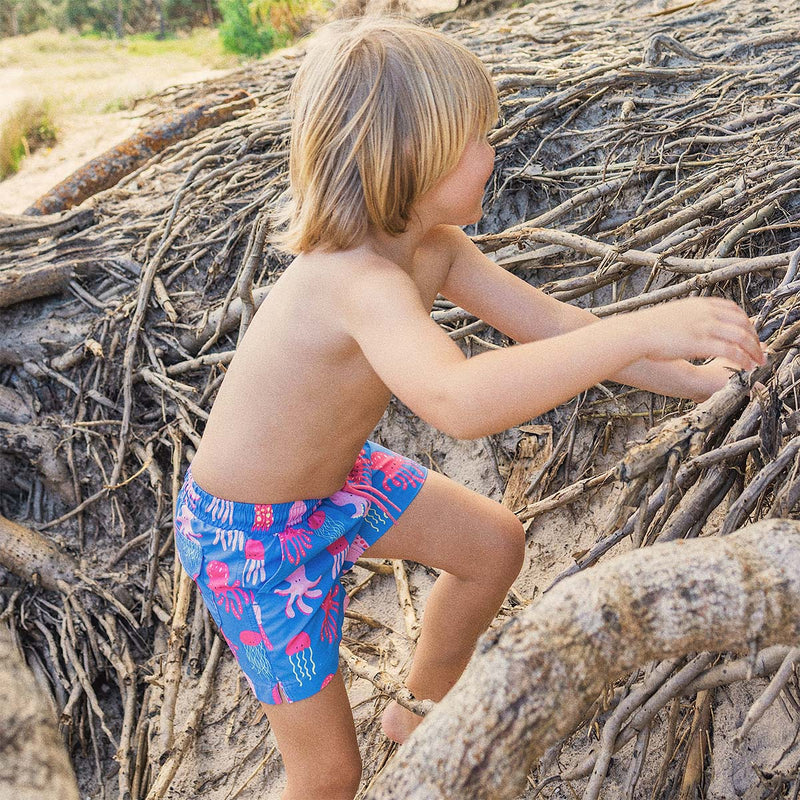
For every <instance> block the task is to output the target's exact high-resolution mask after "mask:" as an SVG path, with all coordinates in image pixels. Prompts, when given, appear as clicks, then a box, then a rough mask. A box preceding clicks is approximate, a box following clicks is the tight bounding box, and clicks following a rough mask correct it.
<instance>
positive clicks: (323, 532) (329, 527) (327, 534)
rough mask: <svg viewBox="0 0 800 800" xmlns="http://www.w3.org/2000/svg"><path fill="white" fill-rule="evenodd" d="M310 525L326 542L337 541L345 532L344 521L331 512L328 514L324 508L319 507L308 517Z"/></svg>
mask: <svg viewBox="0 0 800 800" xmlns="http://www.w3.org/2000/svg"><path fill="white" fill-rule="evenodd" d="M318 515H319V516H318ZM308 527H309V528H311V529H312V530H313V531H314V533H315V534H316V535H317V536H320V537H321V538H322V539H324V540H325V541H326V542H335V541H336V540H337V539H338V538H340V537H341V536H344V533H345V527H344V525H343V524H342V522H341V521H340V520H338V519H336V517H335V516H333V515H331V514H328V515H327V516H326V514H325V512H324V511H323V510H322V509H318V510H317V511H315V512H314V513H313V514H312V515H311V516H310V517H309V518H308Z"/></svg>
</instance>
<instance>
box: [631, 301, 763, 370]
mask: <svg viewBox="0 0 800 800" xmlns="http://www.w3.org/2000/svg"><path fill="white" fill-rule="evenodd" d="M628 317H629V322H630V323H631V326H632V330H631V335H633V336H639V337H642V344H643V346H644V350H645V356H646V357H647V358H651V359H654V360H656V361H668V360H671V359H676V358H685V359H693V358H715V357H720V358H721V359H723V360H724V362H725V363H727V364H730V365H731V366H733V367H735V368H736V369H748V370H749V369H753V367H756V366H758V365H759V364H763V363H764V354H763V353H762V352H761V343H760V342H759V341H758V336H757V335H756V331H755V328H754V327H753V324H752V323H751V322H750V320H749V319H748V317H747V314H745V312H744V311H742V309H741V308H739V306H737V305H736V303H733V302H731V301H730V300H723V299H722V298H718V297H690V298H687V299H685V300H675V301H673V302H670V303H665V304H664V305H660V306H655V307H654V308H648V309H646V310H644V311H636V312H634V313H632V314H630V315H628ZM634 326H635V327H634Z"/></svg>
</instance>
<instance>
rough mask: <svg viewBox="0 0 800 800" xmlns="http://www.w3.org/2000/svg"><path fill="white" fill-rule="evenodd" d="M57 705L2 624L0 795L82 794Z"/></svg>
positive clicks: (58, 799) (67, 798)
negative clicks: (58, 720)
mask: <svg viewBox="0 0 800 800" xmlns="http://www.w3.org/2000/svg"><path fill="white" fill-rule="evenodd" d="M78 798H79V795H78V786H77V783H76V782H75V775H74V773H73V771H72V765H71V764H70V760H69V756H68V755H67V751H66V750H65V748H64V744H63V742H62V741H61V737H60V736H59V735H58V730H57V728H56V718H55V714H54V713H53V710H52V708H51V706H50V704H49V703H48V701H47V699H46V698H45V696H44V694H42V692H41V691H40V690H39V687H38V686H37V685H36V681H35V679H34V677H33V673H32V672H31V671H30V670H29V669H28V667H27V665H26V664H25V661H24V660H23V658H22V656H21V654H20V652H19V650H18V649H17V646H16V644H15V643H14V641H13V639H12V636H11V632H10V630H9V629H8V627H6V626H5V625H0V800H78Z"/></svg>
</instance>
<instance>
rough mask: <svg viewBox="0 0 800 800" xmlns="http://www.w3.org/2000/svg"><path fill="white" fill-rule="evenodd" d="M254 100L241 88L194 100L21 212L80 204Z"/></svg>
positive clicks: (49, 211)
mask: <svg viewBox="0 0 800 800" xmlns="http://www.w3.org/2000/svg"><path fill="white" fill-rule="evenodd" d="M255 104H256V102H255V100H254V99H253V98H252V97H250V95H249V94H247V92H244V91H239V92H236V93H234V94H232V95H228V96H226V97H214V98H211V99H210V100H203V101H201V102H199V103H195V104H194V105H192V106H190V107H189V108H188V109H187V110H186V111H182V112H181V113H179V114H176V115H175V116H172V117H169V118H168V119H166V120H165V121H163V122H160V123H158V124H157V125H154V126H152V127H150V128H146V129H145V130H143V131H139V132H138V133H135V134H134V135H133V136H129V137H128V138H127V139H125V141H124V142H121V143H120V144H118V145H116V146H115V147H112V148H111V149H110V150H106V152H105V153H103V154H102V155H99V156H97V158H93V159H92V160H91V161H89V162H88V163H86V164H84V165H83V166H82V167H81V168H80V169H77V170H76V171H75V172H73V173H72V175H70V176H69V177H68V178H65V179H64V180H63V181H61V183H59V184H57V185H56V186H54V187H53V188H52V189H51V190H50V191H49V192H47V194H45V195H43V196H42V197H40V198H39V199H38V200H37V201H36V202H35V203H34V204H33V205H32V206H30V207H29V208H26V209H25V214H29V215H38V214H53V213H55V212H56V211H64V210H65V209H67V208H72V207H73V206H77V205H80V203H82V202H83V201H84V200H86V199H87V198H88V197H91V196H92V195H95V194H97V193H98V192H101V191H103V189H109V188H111V187H112V186H114V185H115V184H116V183H117V182H118V181H119V180H120V179H121V178H124V177H125V176H126V175H128V174H130V173H131V172H133V171H134V170H135V169H136V168H137V167H138V166H140V165H141V164H143V163H144V162H145V161H147V159H149V158H152V157H153V156H154V155H155V154H156V153H159V152H160V151H162V150H164V149H165V148H166V147H169V145H171V144H174V143H175V142H177V141H180V140H181V139H190V138H191V137H192V136H194V135H195V134H196V133H198V132H199V131H201V130H203V129H204V128H211V127H215V126H217V125H221V124H222V123H223V122H227V121H228V120H230V119H233V118H234V117H235V116H236V114H237V112H240V111H243V110H246V109H250V108H253V106H255Z"/></svg>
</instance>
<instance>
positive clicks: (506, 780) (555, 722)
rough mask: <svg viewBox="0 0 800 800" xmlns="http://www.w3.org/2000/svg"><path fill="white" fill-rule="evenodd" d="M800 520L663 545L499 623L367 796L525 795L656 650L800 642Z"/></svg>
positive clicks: (659, 654)
mask: <svg viewBox="0 0 800 800" xmlns="http://www.w3.org/2000/svg"><path fill="white" fill-rule="evenodd" d="M798 608H800V523H797V522H790V521H787V520H770V521H765V522H760V523H757V524H755V525H752V526H750V527H749V528H747V529H744V530H742V531H740V532H738V533H736V534H734V535H732V536H729V537H726V538H706V539H703V540H698V541H692V542H673V543H671V544H666V545H656V546H654V547H651V548H645V549H643V550H639V551H636V552H634V553H630V554H627V555H624V556H620V557H619V558H616V559H613V560H611V561H609V562H608V563H606V564H603V565H601V566H598V567H596V568H595V569H593V570H591V571H589V572H586V573H582V574H580V575H578V576H575V577H573V578H570V579H568V580H565V581H562V582H561V583H560V584H559V585H558V586H556V587H555V588H554V589H553V590H552V591H551V592H549V593H548V594H547V595H545V596H544V597H543V598H542V600H541V601H539V602H538V603H535V604H533V605H532V606H530V607H529V608H528V609H526V610H525V611H524V612H522V613H521V614H520V615H519V616H517V617H515V618H514V619H513V620H512V621H511V622H509V623H507V624H506V625H505V626H504V627H503V628H502V629H500V630H499V631H496V632H490V633H489V634H487V635H485V636H484V637H483V639H482V640H481V641H480V642H479V646H478V650H477V652H476V654H475V656H474V657H473V659H472V661H471V662H470V664H469V666H468V667H467V670H466V671H465V673H464V675H463V676H462V677H461V679H460V680H459V681H458V683H457V684H456V685H455V687H454V688H453V689H452V690H451V691H450V692H449V693H448V694H447V696H446V697H445V698H444V699H443V700H442V701H441V702H440V703H438V704H437V705H436V707H435V708H434V709H433V710H432V711H431V712H430V713H429V714H428V715H427V716H426V718H425V721H424V722H423V723H422V725H420V726H419V728H417V730H416V731H415V732H414V734H413V735H412V736H411V737H410V738H409V739H408V740H407V741H406V743H405V744H404V745H403V746H402V747H401V749H400V751H399V753H398V754H397V756H396V757H395V759H394V760H393V761H392V764H391V766H390V767H389V768H388V769H387V770H386V771H385V772H384V773H383V775H382V776H381V777H380V779H379V780H378V781H377V783H376V784H375V786H374V788H373V789H372V791H371V792H370V793H369V794H368V795H367V797H368V798H370V800H390V799H391V798H398V799H399V798H402V799H403V800H423V798H424V800H433V799H434V798H442V799H443V798H464V797H470V798H476V800H481V799H482V798H486V799H487V800H488V798H499V797H504V798H506V797H514V796H515V795H516V793H517V792H519V791H520V789H521V787H522V785H523V783H524V777H525V774H526V773H527V771H528V769H530V767H531V766H532V765H533V763H534V762H535V761H536V759H537V758H539V757H540V756H541V755H542V754H543V753H544V751H545V750H546V749H547V748H548V747H549V746H550V745H552V744H554V743H555V742H557V741H558V740H559V739H560V738H562V737H563V736H565V735H567V734H569V733H570V732H571V731H573V730H574V729H575V728H576V727H577V726H578V724H579V723H580V721H581V719H582V718H583V716H584V715H585V714H586V712H587V710H588V709H589V707H590V705H591V704H592V702H593V701H594V700H595V698H596V697H597V696H598V694H599V693H600V691H601V690H602V688H603V686H604V685H606V684H607V683H609V682H610V681H613V680H615V679H616V678H618V677H620V676H621V675H624V674H625V673H627V672H628V671H630V670H631V669H633V668H634V667H637V666H640V665H642V664H645V663H647V662H649V661H652V660H653V659H661V658H668V657H673V656H679V655H684V654H686V653H690V652H694V651H705V650H713V651H725V650H738V651H746V650H747V649H748V648H751V647H752V646H753V645H754V643H758V644H760V645H769V644H778V643H781V644H794V643H796V642H798V641H800V612H798Z"/></svg>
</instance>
